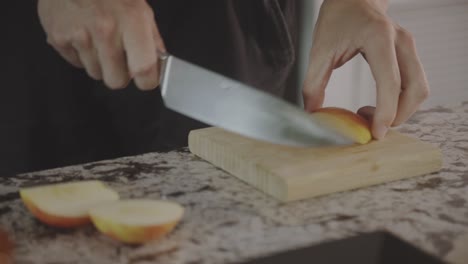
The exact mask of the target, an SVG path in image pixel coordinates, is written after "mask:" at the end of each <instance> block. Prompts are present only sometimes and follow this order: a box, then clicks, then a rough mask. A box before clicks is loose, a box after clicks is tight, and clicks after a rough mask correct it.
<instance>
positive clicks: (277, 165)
mask: <svg viewBox="0 0 468 264" xmlns="http://www.w3.org/2000/svg"><path fill="white" fill-rule="evenodd" d="M189 149H190V151H191V152H192V153H193V154H195V155H197V156H199V157H201V158H202V159H204V160H206V161H208V162H210V163H212V164H213V165H215V166H216V167H219V168H221V169H223V170H225V171H226V172H228V173H230V174H232V175H234V176H235V177H237V178H239V179H241V180H243V181H244V182H247V183H248V184H250V185H252V186H254V187H256V188H258V189H259V190H261V191H263V192H265V193H267V194H269V195H271V196H273V197H275V198H277V199H278V200H280V201H284V202H287V201H294V200H301V199H306V198H312V197H317V196H320V195H325V194H331V193H335V192H340V191H347V190H352V189H356V188H362V187H367V186H371V185H375V184H380V183H385V182H390V181H394V180H400V179H404V178H409V177H413V176H418V175H423V174H427V173H430V172H434V171H438V170H439V169H440V168H441V165H442V155H441V152H440V150H439V149H438V148H436V147H435V146H433V145H431V144H429V143H424V142H421V141H420V140H418V139H415V138H412V137H409V136H405V135H402V134H400V133H398V132H395V131H390V133H389V134H388V135H387V136H386V137H385V139H383V140H381V141H372V142H370V143H369V144H365V145H352V146H333V147H315V148H298V147H289V146H280V145H274V144H269V143H265V142H261V141H257V140H252V139H250V138H247V137H243V136H240V135H238V134H234V133H230V132H227V131H225V130H223V129H220V128H216V127H210V128H204V129H198V130H193V131H191V132H190V134H189Z"/></svg>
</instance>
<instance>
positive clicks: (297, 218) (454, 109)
mask: <svg viewBox="0 0 468 264" xmlns="http://www.w3.org/2000/svg"><path fill="white" fill-rule="evenodd" d="M398 130H399V131H401V132H403V133H405V134H408V135H412V136H415V137H418V138H420V139H421V140H423V141H426V142H431V143H433V144H434V145H436V146H439V147H440V148H441V149H442V151H443V156H444V163H443V168H442V170H441V171H440V172H438V173H433V174H430V175H425V176H421V177H415V178H411V179H409V180H403V181H397V182H392V183H388V184H383V185H378V186H374V187H369V188H365V189H359V190H355V191H348V192H342V193H336V194H333V195H327V196H322V197H319V198H315V199H309V200H304V201H299V202H293V203H287V204H281V203H279V202H277V201H276V200H274V199H273V198H271V197H269V196H267V195H265V194H263V193H261V192H259V191H257V190H255V189H254V188H252V187H250V186H248V185H246V184H245V183H243V182H241V181H239V180H238V179H237V178H235V177H233V176H231V175H229V174H227V173H225V172H223V171H221V170H219V169H217V168H215V167H213V166H212V165H210V164H209V163H207V162H204V161H202V160H200V159H199V158H197V157H195V156H194V155H192V154H191V153H190V152H189V151H188V150H187V149H182V150H179V151H172V152H168V153H150V154H145V155H141V156H135V157H126V158H121V159H116V160H109V161H101V162H96V163H91V164H85V165H82V166H73V167H66V168H59V169H54V170H48V171H41V172H34V173H29V174H23V175H18V176H14V177H3V178H0V225H1V226H2V227H3V228H4V229H6V230H7V231H8V232H10V234H11V235H12V237H13V239H14V241H15V242H16V259H17V263H100V264H106V263H109V264H110V263H167V264H171V263H191V264H195V263H235V262H239V261H242V260H244V259H246V258H250V257H254V256H257V255H263V254H267V253H272V252H277V251H283V250H286V249H289V248H294V247H300V246H305V245H309V244H314V243H319V242H323V241H327V240H331V239H339V238H344V237H349V236H352V235H355V234H357V233H362V232H370V231H374V230H382V229H383V230H388V231H390V232H392V233H393V234H395V235H397V236H399V237H401V238H403V239H404V240H407V241H409V242H410V243H412V244H413V245H416V246H418V247H419V248H421V249H423V250H425V251H427V252H430V253H432V254H434V255H436V256H438V257H441V258H444V259H447V257H448V256H450V254H451V252H452V250H454V248H456V247H457V246H456V245H455V241H456V240H457V239H458V238H460V237H462V236H464V235H466V234H467V233H468V102H465V103H463V104H460V105H457V106H451V107H437V108H434V109H430V110H425V111H420V112H418V113H416V114H415V115H414V116H413V117H412V119H411V120H410V121H408V122H407V123H406V124H404V125H402V126H401V127H400V128H399V129H398ZM86 179H100V180H102V181H105V182H106V183H108V184H109V185H110V186H111V187H113V188H115V189H116V190H117V191H118V192H119V193H120V194H121V196H122V197H123V198H158V199H159V198H163V199H170V200H174V201H177V202H179V203H181V204H183V205H184V206H185V207H186V212H185V216H184V218H183V220H182V222H181V223H180V224H179V225H178V227H177V228H176V229H175V230H174V232H172V233H171V234H170V235H169V236H168V237H166V238H165V239H163V240H161V241H159V242H154V243H150V244H147V245H142V246H128V245H123V244H121V243H118V242H116V241H113V240H111V239H109V238H107V237H104V236H103V235H100V234H99V233H98V232H97V231H96V230H95V229H94V228H93V227H92V226H86V227H83V228H78V229H74V230H57V229H54V228H50V227H47V226H45V225H43V224H41V223H39V222H38V221H36V220H35V219H34V218H33V217H32V215H31V214H30V213H29V212H28V211H27V210H26V209H25V207H24V206H23V204H22V202H21V200H20V199H19V196H18V192H17V191H18V187H21V186H30V185H36V184H46V183H53V182H61V181H68V180H86ZM467 247H468V246H467ZM467 263H468V262H467Z"/></svg>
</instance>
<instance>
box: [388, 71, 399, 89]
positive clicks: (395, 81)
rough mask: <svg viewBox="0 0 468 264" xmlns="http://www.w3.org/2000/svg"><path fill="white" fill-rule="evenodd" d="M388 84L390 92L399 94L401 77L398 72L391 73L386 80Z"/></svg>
mask: <svg viewBox="0 0 468 264" xmlns="http://www.w3.org/2000/svg"><path fill="white" fill-rule="evenodd" d="M388 86H389V89H390V92H391V93H392V94H400V92H401V77H400V75H399V74H396V73H395V74H393V75H392V76H391V77H390V79H389V80H388Z"/></svg>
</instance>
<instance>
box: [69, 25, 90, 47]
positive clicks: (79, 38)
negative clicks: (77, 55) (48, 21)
mask: <svg viewBox="0 0 468 264" xmlns="http://www.w3.org/2000/svg"><path fill="white" fill-rule="evenodd" d="M73 42H74V43H75V44H76V46H78V47H80V48H89V47H91V40H90V38H89V35H88V33H87V32H86V31H85V30H84V29H80V30H77V31H76V32H75V33H74V34H73Z"/></svg>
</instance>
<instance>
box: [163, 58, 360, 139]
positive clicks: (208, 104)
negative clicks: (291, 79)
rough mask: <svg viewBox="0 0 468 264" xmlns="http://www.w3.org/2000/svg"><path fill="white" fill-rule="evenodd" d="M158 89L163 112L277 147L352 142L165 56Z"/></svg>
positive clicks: (269, 99) (270, 99) (287, 107)
mask: <svg viewBox="0 0 468 264" xmlns="http://www.w3.org/2000/svg"><path fill="white" fill-rule="evenodd" d="M161 66H162V67H161V76H160V88H161V94H162V98H163V101H164V104H165V106H166V107H167V108H169V109H171V110H173V111H175V112H177V113H180V114H182V115H185V116H188V117H190V118H192V119H196V120H198V121H200V122H202V123H205V124H207V125H210V126H216V127H220V128H222V129H225V130H227V131H230V132H233V133H237V134H240V135H243V136H246V137H249V138H253V139H255V140H260V141H264V142H269V143H272V144H278V145H287V146H296V147H310V146H327V145H346V144H353V142H352V141H351V140H350V139H349V138H346V137H344V136H342V135H340V134H338V133H336V132H334V131H332V130H331V129H328V128H326V127H324V126H322V125H320V124H319V122H318V121H317V120H315V119H314V117H313V116H311V115H310V114H308V113H306V112H305V111H304V110H303V109H302V108H299V107H297V106H295V105H293V104H291V103H289V102H287V101H285V100H282V99H281V98H279V97H276V96H274V95H271V94H269V93H267V92H263V91H261V90H259V89H256V88H254V87H251V86H248V85H246V84H244V83H241V82H239V81H236V80H233V79H231V78H228V77H226V76H223V75H221V74H218V73H216V72H213V71H211V70H208V69H205V68H203V67H201V66H198V65H195V64H193V63H190V62H188V61H185V60H182V59H180V58H177V57H175V56H174V55H171V54H168V53H165V54H163V56H161Z"/></svg>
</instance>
